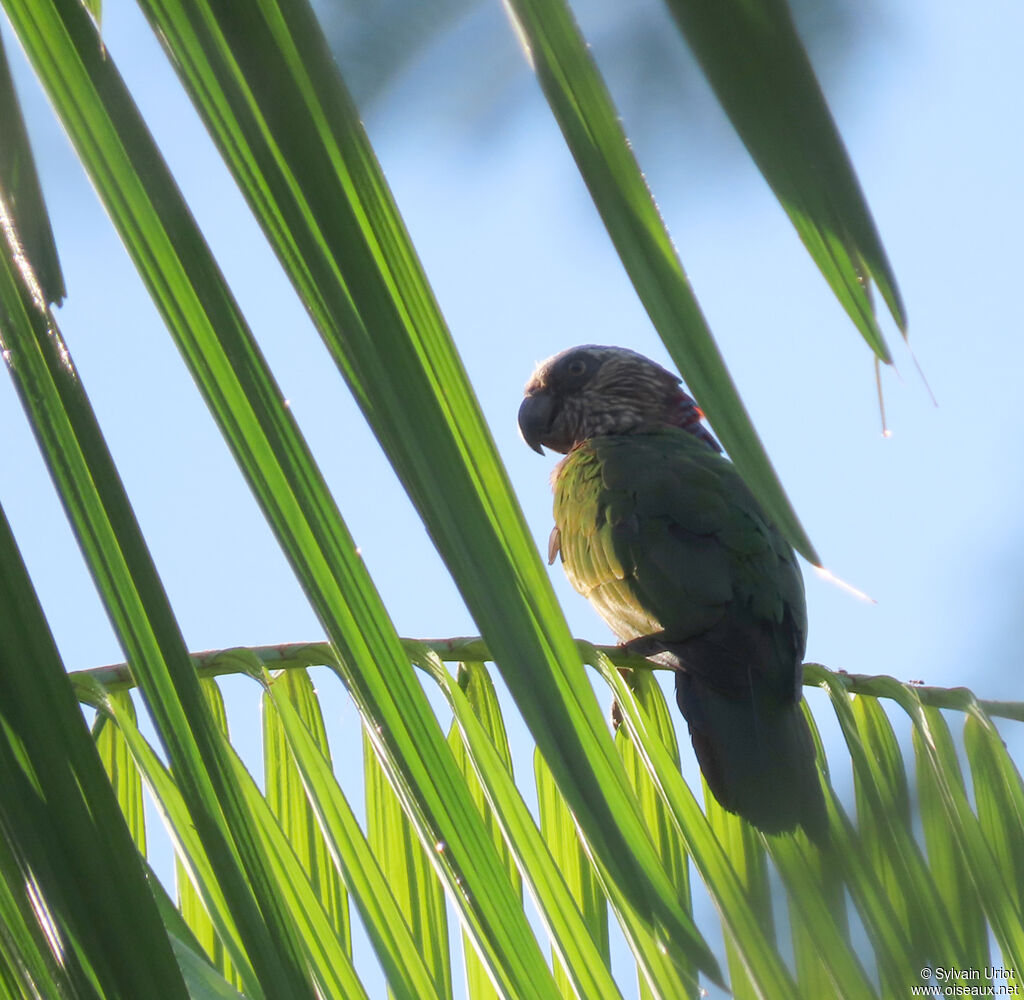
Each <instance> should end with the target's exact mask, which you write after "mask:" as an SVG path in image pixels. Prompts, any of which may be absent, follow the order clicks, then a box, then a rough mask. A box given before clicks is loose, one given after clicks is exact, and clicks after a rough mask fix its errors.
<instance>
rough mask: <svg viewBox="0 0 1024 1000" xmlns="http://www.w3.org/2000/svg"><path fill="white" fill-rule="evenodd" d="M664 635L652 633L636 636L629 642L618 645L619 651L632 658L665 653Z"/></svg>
mask: <svg viewBox="0 0 1024 1000" xmlns="http://www.w3.org/2000/svg"><path fill="white" fill-rule="evenodd" d="M663 637H664V633H663V632H654V633H653V634H651V635H638V636H637V637H636V638H635V639H630V640H629V642H623V643H620V644H619V649H621V650H622V651H623V652H624V653H632V654H633V655H634V656H643V657H645V658H646V657H649V656H654V655H655V654H656V653H663V652H665V645H664V638H663Z"/></svg>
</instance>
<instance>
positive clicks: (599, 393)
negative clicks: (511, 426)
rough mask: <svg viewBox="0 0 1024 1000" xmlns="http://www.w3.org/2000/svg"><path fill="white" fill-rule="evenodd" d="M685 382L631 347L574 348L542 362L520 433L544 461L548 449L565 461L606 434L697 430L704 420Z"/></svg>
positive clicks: (521, 418)
mask: <svg viewBox="0 0 1024 1000" xmlns="http://www.w3.org/2000/svg"><path fill="white" fill-rule="evenodd" d="M679 382H680V379H679V377H678V376H676V375H673V374H671V373H670V372H667V371H665V369H664V368H662V367H661V365H658V364H655V362H653V361H651V360H650V359H649V358H645V357H644V356H643V355H642V354H637V353H636V351H630V350H628V349H627V348H625V347H599V346H597V345H594V344H587V345H584V346H582V347H570V348H569V349H568V350H565V351H562V352H561V353H560V354H556V355H555V356H554V357H551V358H548V360H547V361H543V362H541V363H540V364H539V365H538V366H537V370H536V371H535V372H534V373H533V376H532V377H531V378H530V381H529V382H527V383H526V389H525V397H526V398H525V399H524V400H523V402H522V405H521V406H520V407H519V430H520V432H521V434H522V436H523V440H524V441H525V442H526V443H527V444H528V445H529V446H530V447H531V448H532V449H533V450H534V451H536V452H538V453H539V454H542V455H543V454H544V449H543V447H542V445H543V446H546V447H548V448H550V449H551V450H552V451H557V452H560V453H561V454H563V455H564V454H567V453H568V452H570V451H572V449H573V448H575V447H576V446H577V445H578V444H580V443H581V442H583V441H588V440H589V439H590V438H593V437H600V436H602V435H606V434H637V433H642V432H643V431H651V430H655V429H657V428H659V427H665V426H676V427H687V428H688V429H694V430H696V429H695V428H694V427H692V426H691V425H694V424H697V425H699V422H700V419H701V416H702V414H701V412H700V410H699V409H698V408H697V404H696V403H694V401H693V400H692V399H691V398H690V397H689V396H687V395H686V393H685V392H683V390H682V389H681V388H680V387H679ZM700 430H701V431H703V428H701V429H700ZM703 434H707V432H706V431H703ZM701 436H703V435H701ZM708 437H710V435H708ZM716 447H717V446H716Z"/></svg>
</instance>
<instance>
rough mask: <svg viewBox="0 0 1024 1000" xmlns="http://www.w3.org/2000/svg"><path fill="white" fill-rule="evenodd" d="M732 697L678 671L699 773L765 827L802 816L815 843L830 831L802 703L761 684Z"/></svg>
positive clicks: (722, 798) (732, 807)
mask: <svg viewBox="0 0 1024 1000" xmlns="http://www.w3.org/2000/svg"><path fill="white" fill-rule="evenodd" d="M752 695H753V696H752V697H751V696H747V697H739V698H738V697H735V696H733V697H730V696H727V695H725V694H723V693H720V692H718V691H716V690H715V689H714V688H712V687H710V686H709V685H708V683H707V682H706V681H704V680H702V679H701V678H700V677H699V676H695V675H693V674H690V673H687V672H686V671H685V670H677V671H676V701H677V702H678V703H679V710H680V711H681V712H682V713H683V716H684V717H685V719H686V721H687V724H688V725H689V727H690V739H691V740H692V741H693V749H694V750H695V751H696V753H697V761H698V762H699V763H700V769H701V772H702V773H703V774H704V778H705V780H706V781H707V783H708V786H709V787H710V788H711V791H712V792H713V793H714V796H715V798H716V799H718V801H719V803H720V804H721V805H722V807H723V808H725V809H727V810H728V811H729V812H733V813H738V814H739V815H740V816H742V817H743V818H744V819H746V820H748V821H749V822H750V823H752V824H753V825H754V826H756V827H758V828H759V829H761V830H763V831H764V832H765V833H781V832H783V831H787V830H793V829H794V828H795V827H796V825H797V824H798V823H799V824H800V825H801V826H802V827H803V828H804V830H805V831H806V832H807V835H808V836H809V837H810V838H811V840H813V841H814V842H815V843H817V844H819V845H823V844H824V843H825V841H826V839H827V836H828V817H827V814H826V811H825V799H824V796H823V794H822V790H821V783H820V781H819V778H818V769H817V767H816V766H815V762H814V741H813V739H812V738H811V731H810V729H809V728H808V725H807V720H806V719H805V718H804V716H803V712H802V711H801V709H800V704H799V702H796V701H780V700H779V698H778V695H777V694H776V693H775V692H770V691H762V692H759V691H757V690H756V689H755V690H754V691H753V692H752Z"/></svg>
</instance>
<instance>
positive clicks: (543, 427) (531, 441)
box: [519, 392, 555, 455]
mask: <svg viewBox="0 0 1024 1000" xmlns="http://www.w3.org/2000/svg"><path fill="white" fill-rule="evenodd" d="M554 414H555V401H554V399H553V398H552V397H551V396H550V395H549V394H548V393H546V392H539V393H537V395H535V396H527V397H526V398H525V399H524V400H523V402H522V405H521V406H520V407H519V433H520V434H522V436H523V440H524V441H525V442H526V443H527V444H528V445H529V446H530V447H531V448H532V449H533V450H534V451H535V452H537V454H538V455H543V454H544V449H543V448H542V447H541V443H542V442H543V441H544V438H545V437H546V436H547V434H548V431H550V430H551V420H552V417H554Z"/></svg>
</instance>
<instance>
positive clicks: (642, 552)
mask: <svg viewBox="0 0 1024 1000" xmlns="http://www.w3.org/2000/svg"><path fill="white" fill-rule="evenodd" d="M679 383H680V380H679V379H678V378H677V377H676V376H674V375H672V374H670V373H669V372H667V371H665V369H664V368H662V367H661V366H660V365H657V364H655V363H654V362H653V361H650V360H648V359H647V358H645V357H643V356H642V355H640V354H637V353H635V352H634V351H630V350H626V349H624V348H619V347H598V346H594V345H587V346H583V347H574V348H570V349H569V350H567V351H563V352H562V353H561V354H556V355H555V356H554V357H552V358H550V359H548V360H547V361H545V362H543V363H542V364H541V365H540V366H539V367H538V368H537V370H536V372H534V375H533V377H532V378H531V379H530V381H529V383H528V384H527V386H526V390H525V399H524V400H523V403H522V406H521V407H520V409H519V427H520V430H521V432H522V435H523V438H524V440H525V441H526V443H527V444H528V445H530V447H531V448H533V449H534V450H536V451H538V452H540V453H541V454H543V448H542V446H546V447H548V448H551V449H552V450H553V451H557V452H561V453H562V454H564V455H565V456H566V457H565V458H564V459H562V461H561V462H560V463H559V464H558V466H557V467H556V469H555V471H554V473H553V475H552V482H553V486H554V493H555V505H554V513H555V528H554V530H553V531H552V534H551V544H550V549H549V555H550V561H551V562H553V561H554V559H555V558H556V556H557V555H558V554H559V553H560V554H561V557H562V563H563V566H564V568H565V572H566V575H567V576H568V578H569V581H570V582H571V583H572V585H573V586H574V587H575V588H576V590H578V591H579V592H580V593H581V594H583V595H584V596H585V597H586V598H587V599H588V600H589V601H590V602H591V604H593V605H594V607H595V608H596V610H597V611H598V612H599V614H600V615H601V617H602V618H604V620H605V621H606V622H607V623H608V625H609V626H610V627H611V629H612V630H613V631H614V632H615V634H616V635H617V636H618V637H619V639H620V640H622V641H623V642H624V644H625V645H626V647H627V648H628V649H630V650H632V651H633V652H636V653H639V654H640V655H641V656H645V657H648V658H650V659H652V660H654V661H657V662H659V663H661V664H663V665H666V666H670V667H672V668H674V669H675V681H676V700H677V702H678V704H679V709H680V711H681V712H682V713H683V716H684V717H685V719H686V721H687V724H688V726H689V730H690V737H691V740H692V742H693V748H694V750H695V752H696V754H697V760H698V762H699V763H700V768H701V771H702V773H703V774H704V777H705V779H706V780H707V783H708V786H709V787H710V789H711V791H712V793H713V794H714V796H715V798H716V799H717V800H718V801H719V802H720V803H721V805H722V806H724V807H725V808H726V809H727V810H729V811H730V812H734V813H738V814H739V815H740V816H743V817H744V818H746V819H747V820H749V821H750V822H751V823H753V824H754V825H755V826H757V827H759V828H760V829H762V830H764V831H765V832H768V833H778V832H781V831H787V830H792V829H794V828H795V827H796V826H797V824H800V825H801V826H803V828H804V829H805V830H806V832H807V833H808V835H810V836H811V837H812V838H813V839H814V840H816V841H819V842H820V841H822V840H823V839H824V837H825V830H826V826H827V821H826V813H825V802H824V797H823V795H822V789H821V784H820V781H819V778H818V772H817V768H816V766H815V753H814V744H813V741H812V739H811V734H810V730H809V728H808V725H807V722H806V720H805V719H804V717H803V714H802V712H801V709H800V698H801V681H802V663H803V654H804V647H805V643H806V638H807V612H806V605H805V601H804V588H803V579H802V577H801V575H800V569H799V567H798V566H797V562H796V557H795V555H794V553H793V549H792V547H791V546H790V545H789V543H788V542H787V541H786V540H785V539H784V538H783V537H782V535H781V533H780V532H779V531H778V529H777V528H776V527H775V526H774V525H773V524H772V522H771V521H770V520H769V519H768V517H767V516H766V514H765V513H764V511H763V510H762V509H761V506H760V504H759V503H758V502H757V500H756V499H755V498H754V496H753V494H752V493H751V492H750V490H749V489H748V487H747V485H746V484H745V483H744V481H743V479H742V478H741V477H740V475H739V473H738V472H737V471H736V469H735V467H734V466H733V465H732V463H731V462H729V461H728V459H726V458H725V457H724V456H723V455H722V454H721V453H720V452H721V449H720V448H719V446H718V444H717V442H716V441H715V439H714V438H713V437H712V436H711V434H710V432H709V431H708V430H707V429H706V428H705V427H704V425H703V424H702V423H701V417H702V414H701V412H700V410H699V409H698V408H697V405H696V403H695V402H694V401H693V400H692V399H691V398H690V397H689V396H688V395H686V393H685V392H683V390H682V389H681V388H680V385H679Z"/></svg>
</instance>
